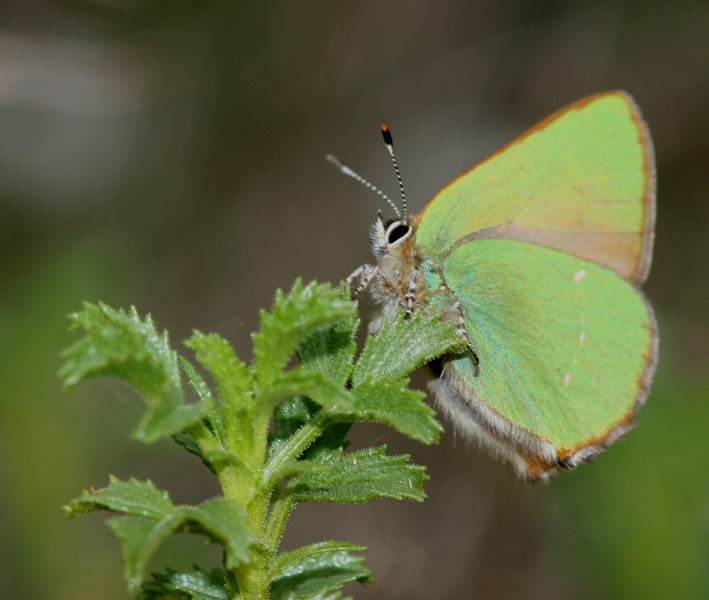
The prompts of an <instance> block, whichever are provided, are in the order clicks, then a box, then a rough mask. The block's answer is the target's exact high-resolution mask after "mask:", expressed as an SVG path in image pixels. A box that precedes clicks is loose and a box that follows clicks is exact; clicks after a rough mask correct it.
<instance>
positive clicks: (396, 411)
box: [334, 379, 443, 444]
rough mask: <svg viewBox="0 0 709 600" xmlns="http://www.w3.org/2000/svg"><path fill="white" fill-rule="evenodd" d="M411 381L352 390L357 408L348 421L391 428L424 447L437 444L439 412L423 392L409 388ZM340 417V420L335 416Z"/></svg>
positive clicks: (404, 380) (367, 385)
mask: <svg viewBox="0 0 709 600" xmlns="http://www.w3.org/2000/svg"><path fill="white" fill-rule="evenodd" d="M407 385H408V380H407V379H403V380H399V381H395V382H386V381H380V382H378V383H369V382H365V383H362V384H360V385H359V386H358V387H356V388H354V389H353V390H352V396H353V397H354V399H355V405H354V409H353V410H352V412H351V413H349V414H347V413H344V414H345V415H346V417H347V418H349V419H352V420H356V421H360V422H377V423H385V424H386V425H391V426H392V427H393V428H394V429H396V430H397V431H398V432H400V433H403V434H404V435H407V436H408V437H410V438H412V439H415V440H417V441H419V442H423V443H424V444H435V443H438V438H439V435H440V433H441V432H442V431H443V427H442V426H441V424H440V423H439V422H438V421H437V420H436V411H434V410H433V409H432V408H431V407H430V406H429V405H428V404H426V403H425V402H423V399H424V398H425V397H426V395H425V394H424V393H423V392H419V391H416V390H411V389H408V387H407ZM334 418H338V417H334Z"/></svg>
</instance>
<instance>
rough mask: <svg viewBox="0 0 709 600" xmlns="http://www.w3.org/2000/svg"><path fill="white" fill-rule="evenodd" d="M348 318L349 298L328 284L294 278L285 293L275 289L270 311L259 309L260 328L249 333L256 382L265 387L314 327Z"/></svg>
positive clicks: (350, 314)
mask: <svg viewBox="0 0 709 600" xmlns="http://www.w3.org/2000/svg"><path fill="white" fill-rule="evenodd" d="M352 318H353V304H352V302H351V301H349V300H345V299H343V298H342V295H341V292H340V291H339V290H337V289H333V288H332V287H331V286H330V285H328V284H316V283H315V282H311V283H309V284H308V285H307V286H305V287H303V284H302V282H301V281H300V279H298V280H296V282H295V283H294V284H293V288H292V289H291V291H290V292H289V293H288V295H287V296H284V294H283V292H282V291H281V290H278V291H277V292H276V299H275V302H274V305H273V311H272V312H271V313H267V312H266V311H261V330H260V331H259V332H258V333H254V334H252V340H253V344H254V362H253V369H254V372H255V373H256V377H257V380H258V381H259V383H260V384H261V385H262V386H263V387H264V388H268V386H269V385H270V384H271V382H272V381H273V380H274V379H275V378H276V377H277V376H278V374H279V373H281V371H283V369H285V367H286V365H287V364H288V361H289V360H290V358H291V356H292V355H293V353H294V352H295V351H296V349H298V348H300V347H302V345H303V344H304V343H305V342H306V340H308V339H309V338H310V337H311V336H313V335H314V334H316V333H317V332H318V330H320V329H322V328H325V327H331V326H332V324H333V321H351V320H352Z"/></svg>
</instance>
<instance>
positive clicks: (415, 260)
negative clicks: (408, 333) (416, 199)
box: [369, 216, 435, 320]
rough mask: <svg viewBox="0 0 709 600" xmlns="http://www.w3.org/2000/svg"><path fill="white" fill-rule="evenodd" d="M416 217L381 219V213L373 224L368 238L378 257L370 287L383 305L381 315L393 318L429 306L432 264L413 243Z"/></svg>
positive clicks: (377, 300)
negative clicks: (397, 219) (389, 220)
mask: <svg viewBox="0 0 709 600" xmlns="http://www.w3.org/2000/svg"><path fill="white" fill-rule="evenodd" d="M417 228H418V219H417V218H416V217H413V218H411V217H409V218H407V219H405V220H400V221H393V222H390V223H384V222H383V221H382V218H381V216H379V218H378V219H377V220H376V221H375V222H374V223H373V224H372V227H371V229H370V241H371V245H372V252H373V254H374V256H375V257H376V258H377V259H378V264H377V266H376V267H374V272H373V274H372V278H371V283H370V285H369V290H370V293H371V295H372V298H373V299H374V301H375V302H376V303H377V304H378V305H379V306H380V307H381V308H382V312H383V317H384V318H386V319H389V320H391V319H393V318H395V317H396V315H397V314H398V313H399V311H401V310H404V311H405V312H406V314H411V313H412V312H413V311H415V310H418V309H420V308H423V307H425V306H428V305H429V303H430V298H431V295H432V293H433V292H432V289H435V287H433V288H432V286H431V285H430V283H431V282H430V280H431V279H432V273H430V270H431V267H430V266H429V265H428V264H427V262H426V261H424V258H423V255H422V252H421V250H420V248H419V246H418V244H417V243H416V230H417Z"/></svg>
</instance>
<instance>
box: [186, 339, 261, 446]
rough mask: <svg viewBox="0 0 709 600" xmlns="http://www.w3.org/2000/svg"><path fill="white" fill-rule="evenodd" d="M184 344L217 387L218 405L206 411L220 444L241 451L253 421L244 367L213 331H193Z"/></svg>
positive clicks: (250, 383) (250, 392)
mask: <svg viewBox="0 0 709 600" xmlns="http://www.w3.org/2000/svg"><path fill="white" fill-rule="evenodd" d="M185 345H186V346H187V347H188V348H191V349H192V350H194V352H195V355H196V356H197V360H198V361H199V362H200V363H201V364H202V365H203V366H204V367H205V368H206V369H207V370H208V371H209V374H210V375H211V376H212V379H213V380H214V384H215V385H216V387H217V393H218V394H219V407H215V408H214V410H213V411H211V412H210V419H211V420H212V425H213V427H214V430H215V431H219V432H220V433H219V436H220V437H221V439H222V443H225V444H226V446H227V447H228V448H230V449H231V450H234V451H236V452H237V453H239V454H241V453H243V452H244V450H245V448H246V447H247V446H248V445H249V443H250V442H249V440H250V439H251V423H252V421H253V387H252V381H251V375H250V373H249V370H248V368H247V367H246V365H245V364H244V363H243V362H241V361H240V360H239V359H238V358H237V356H236V353H235V352H234V348H233V347H232V346H231V344H229V342H227V341H226V340H225V339H224V338H222V337H221V336H219V335H218V334H216V333H210V334H209V335H205V334H203V333H201V332H199V331H195V332H194V333H193V335H192V337H191V338H190V339H189V340H188V341H186V342H185ZM220 411H221V414H220ZM222 419H223V422H222ZM225 432H229V434H230V436H231V437H230V439H228V440H224V438H225V437H227V434H226V433H225Z"/></svg>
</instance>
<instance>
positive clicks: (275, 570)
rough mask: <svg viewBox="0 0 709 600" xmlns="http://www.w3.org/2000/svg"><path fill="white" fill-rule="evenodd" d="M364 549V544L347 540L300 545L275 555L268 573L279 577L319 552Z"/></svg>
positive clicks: (359, 550)
mask: <svg viewBox="0 0 709 600" xmlns="http://www.w3.org/2000/svg"><path fill="white" fill-rule="evenodd" d="M366 549H367V547H366V546H360V545H358V544H350V543H348V542H337V541H335V540H328V541H325V542H318V543H316V544H309V545H308V546H301V547H300V548H296V549H295V550H291V551H289V552H283V553H281V554H279V555H278V556H276V558H275V559H273V561H272V563H271V566H270V568H269V575H270V577H271V578H274V577H279V576H280V575H281V574H282V573H283V572H284V571H285V570H286V569H292V568H294V567H295V568H297V567H298V565H300V564H301V563H302V562H303V561H305V560H307V559H309V558H311V557H315V556H318V555H320V554H326V553H332V552H364V551H365V550H366Z"/></svg>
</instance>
